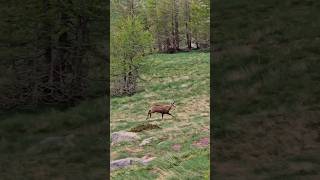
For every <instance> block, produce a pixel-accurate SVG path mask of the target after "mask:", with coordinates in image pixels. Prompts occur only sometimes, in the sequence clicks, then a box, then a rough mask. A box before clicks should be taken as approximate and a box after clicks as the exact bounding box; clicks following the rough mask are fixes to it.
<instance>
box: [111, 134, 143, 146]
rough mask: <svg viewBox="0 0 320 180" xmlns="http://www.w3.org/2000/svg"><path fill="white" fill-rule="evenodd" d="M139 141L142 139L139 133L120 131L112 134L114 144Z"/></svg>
mask: <svg viewBox="0 0 320 180" xmlns="http://www.w3.org/2000/svg"><path fill="white" fill-rule="evenodd" d="M139 139H140V137H139V136H138V135H137V133H133V132H126V131H119V132H114V133H112V134H111V141H112V144H115V143H119V142H123V141H135V140H139Z"/></svg>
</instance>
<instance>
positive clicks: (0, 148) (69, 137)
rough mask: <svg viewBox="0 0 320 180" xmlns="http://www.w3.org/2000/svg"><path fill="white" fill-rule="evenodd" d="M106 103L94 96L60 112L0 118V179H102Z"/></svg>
mask: <svg viewBox="0 0 320 180" xmlns="http://www.w3.org/2000/svg"><path fill="white" fill-rule="evenodd" d="M104 107H105V100H104V98H98V99H94V100H88V101H85V102H82V103H81V104H79V105H78V106H76V107H73V108H69V109H67V110H64V111H62V110H57V109H54V108H52V109H49V108H46V109H45V110H44V111H43V112H34V113H14V114H11V115H6V116H3V117H2V119H1V120H0V137H1V139H0V141H1V143H0V159H1V163H0V172H2V173H1V174H2V175H1V176H2V177H1V179H8V180H10V179H59V178H63V179H64V178H65V179H101V178H102V179H103V178H105V176H106V174H105V168H104V165H105V158H103V157H104V154H105V142H106V138H104V135H105V132H106V131H107V130H106V129H105V121H104V115H105V108H104ZM48 138H49V139H50V138H53V139H55V138H56V139H58V140H53V141H51V142H50V140H48ZM46 139H47V140H48V141H47V143H44V142H45V141H46ZM84 172H85V173H84Z"/></svg>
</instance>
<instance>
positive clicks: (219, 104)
mask: <svg viewBox="0 0 320 180" xmlns="http://www.w3.org/2000/svg"><path fill="white" fill-rule="evenodd" d="M214 8H215V10H213V12H214V17H213V19H214V20H213V27H212V31H213V36H212V37H213V43H214V47H215V49H216V50H215V51H214V52H213V56H214V66H215V69H214V70H213V73H214V77H212V78H214V80H215V82H216V83H215V88H216V89H215V92H216V97H215V102H214V105H215V114H214V116H215V118H214V119H213V121H212V123H214V130H213V133H214V139H215V150H214V154H213V157H214V159H215V160H214V162H213V166H214V169H215V171H214V172H213V176H214V177H215V178H217V179H265V180H267V179H286V180H289V179H290V180H294V179H320V159H319V155H318V154H319V152H320V138H319V137H320V134H319V132H320V126H319V117H320V83H319V82H320V73H319V72H320V71H319V69H320V63H319V62H320V60H319V59H320V53H319V52H320V51H319V47H320V33H319V32H320V31H319V28H320V16H319V12H320V2H319V1H316V0H307V1H300V0H283V1H277V0H263V1H253V0H249V1H248V0H238V1H233V0H223V1H222V0H217V1H215V3H214Z"/></svg>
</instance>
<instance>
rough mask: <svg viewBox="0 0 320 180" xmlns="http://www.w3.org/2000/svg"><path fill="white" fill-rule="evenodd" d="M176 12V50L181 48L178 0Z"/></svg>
mask: <svg viewBox="0 0 320 180" xmlns="http://www.w3.org/2000/svg"><path fill="white" fill-rule="evenodd" d="M174 12H175V15H174V24H175V27H174V30H175V32H174V35H175V46H176V47H175V49H176V50H179V41H180V39H179V19H178V15H179V7H178V1H177V0H174Z"/></svg>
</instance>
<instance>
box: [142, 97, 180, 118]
mask: <svg viewBox="0 0 320 180" xmlns="http://www.w3.org/2000/svg"><path fill="white" fill-rule="evenodd" d="M172 107H174V108H175V107H176V105H175V102H174V101H173V102H172V103H170V104H153V105H152V106H151V107H150V108H149V111H148V115H147V118H146V120H147V119H148V118H151V114H152V113H161V115H162V120H163V115H164V114H168V115H170V116H172V117H174V116H173V115H172V114H170V110H171V109H172Z"/></svg>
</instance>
